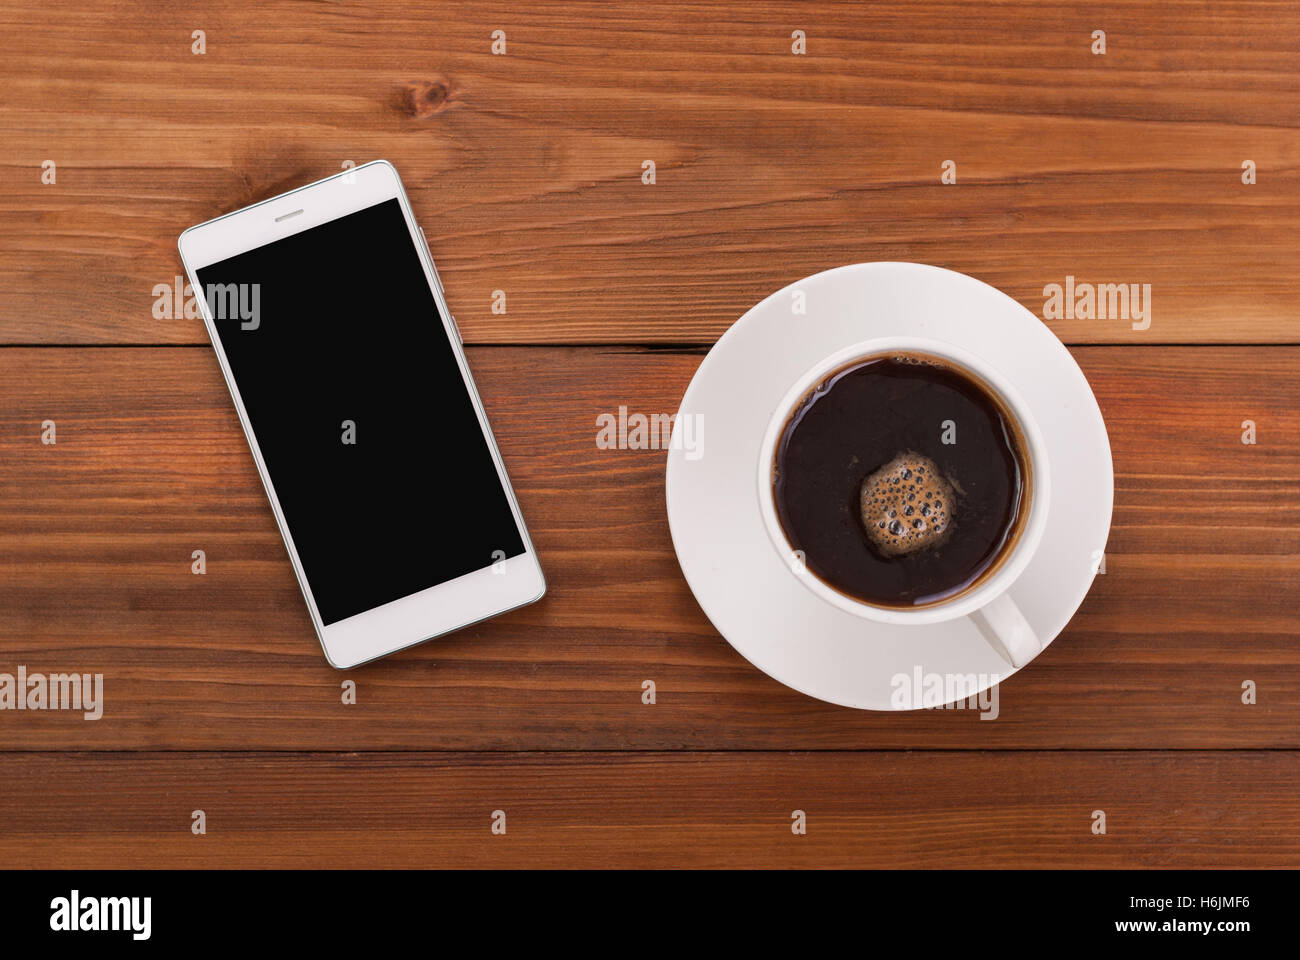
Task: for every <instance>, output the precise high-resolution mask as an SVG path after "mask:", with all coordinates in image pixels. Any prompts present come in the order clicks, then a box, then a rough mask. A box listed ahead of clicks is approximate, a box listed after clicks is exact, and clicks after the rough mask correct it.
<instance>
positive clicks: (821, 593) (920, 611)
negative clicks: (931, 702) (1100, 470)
mask: <svg viewBox="0 0 1300 960" xmlns="http://www.w3.org/2000/svg"><path fill="white" fill-rule="evenodd" d="M895 354H928V355H930V356H934V357H937V358H940V359H941V360H944V361H947V362H949V363H951V364H953V365H954V366H956V367H957V368H959V369H960V370H963V371H964V372H965V373H966V374H967V375H968V376H971V377H973V378H974V379H976V380H978V381H979V382H980V383H982V384H983V385H984V386H985V387H986V388H987V389H988V390H989V392H990V393H992V394H994V395H995V396H996V397H997V398H998V399H999V400H1001V402H1002V405H1003V406H1004V407H1005V409H1006V411H1007V412H1009V413H1010V414H1011V416H1012V418H1013V419H1014V420H1015V421H1016V424H1015V425H1016V426H1018V427H1019V433H1020V438H1021V440H1022V441H1023V444H1024V448H1025V449H1024V451H1023V452H1024V453H1025V458H1026V460H1027V461H1028V473H1029V477H1028V478H1027V481H1026V483H1025V488H1024V489H1025V492H1026V493H1027V494H1028V501H1029V510H1028V515H1027V516H1026V517H1025V518H1024V520H1023V521H1018V526H1019V535H1018V536H1017V537H1016V538H1015V540H1014V542H1013V543H1011V544H1010V545H1008V546H1007V547H1006V548H1005V549H1004V550H1003V552H1002V555H1001V556H1000V557H998V559H997V560H996V561H995V562H994V564H993V566H992V567H991V568H990V569H989V570H987V571H985V572H984V573H983V574H982V575H981V577H980V578H979V579H978V580H977V581H976V582H975V583H974V584H973V585H972V586H970V587H969V588H967V589H966V590H964V591H962V592H960V593H958V594H956V595H954V596H952V597H950V598H947V599H944V600H940V601H937V602H935V603H930V604H925V605H923V606H917V607H885V606H877V605H874V604H871V603H867V602H866V601H864V600H859V599H856V598H854V597H850V596H848V595H847V594H844V593H841V592H840V591H838V590H836V589H835V588H834V587H831V586H830V585H829V584H827V583H825V582H823V581H822V580H821V579H819V578H818V577H817V576H816V575H815V574H814V573H812V572H811V571H810V570H808V569H807V566H806V565H805V564H804V563H803V560H802V557H800V555H799V554H798V553H797V552H796V550H795V549H794V547H793V546H792V545H791V544H790V541H789V540H788V539H787V538H786V535H785V531H784V530H783V529H782V527H781V522H780V520H779V518H778V517H777V512H776V504H775V501H774V498H773V490H772V480H773V469H774V457H775V452H776V446H777V444H778V443H779V442H780V440H781V435H782V433H783V432H784V430H785V426H786V423H787V421H788V419H789V416H790V414H791V412H792V411H793V410H794V408H795V406H796V405H797V404H799V403H800V401H802V400H803V399H804V397H805V396H807V394H808V393H809V392H810V391H811V390H812V389H813V388H814V387H816V386H817V384H819V383H821V382H822V381H823V380H825V379H826V378H827V377H828V376H829V375H830V374H832V373H834V372H835V371H837V370H839V369H841V368H843V367H846V366H849V365H850V364H852V363H853V362H854V361H855V360H859V359H867V358H869V357H875V356H882V355H883V356H889V355H895ZM936 429H937V425H936ZM1049 470H1050V465H1049V463H1048V457H1047V447H1046V445H1045V444H1044V443H1043V438H1042V434H1041V433H1040V432H1039V429H1038V424H1037V423H1036V422H1035V421H1034V418H1033V415H1032V414H1031V413H1030V411H1029V408H1028V407H1027V405H1026V404H1025V402H1024V400H1023V399H1022V398H1021V397H1020V395H1019V394H1018V393H1017V392H1016V390H1015V388H1014V387H1013V386H1012V385H1011V384H1010V383H1009V382H1008V381H1007V380H1006V379H1005V378H1004V377H1003V376H1002V375H1001V374H1000V373H998V371H997V370H996V369H994V368H993V367H992V366H990V365H989V364H988V363H987V362H985V361H984V360H983V359H981V358H979V357H977V356H975V355H974V354H972V353H970V352H968V351H966V350H962V349H959V348H958V347H955V346H952V345H950V344H947V343H944V342H941V341H938V340H927V339H923V338H919V337H880V338H877V339H874V340H865V341H862V342H861V343H856V344H853V345H852V346H850V347H846V348H845V349H843V350H840V351H838V352H836V353H834V354H832V355H831V356H829V357H826V358H825V359H823V360H821V361H820V362H818V363H817V364H815V365H814V366H812V367H811V368H809V369H808V370H807V371H806V372H805V373H804V374H803V375H801V376H800V377H799V378H798V379H797V380H796V381H795V382H794V383H793V384H791V385H790V389H789V390H787V391H786V393H785V396H784V397H783V398H782V399H781V402H780V403H779V404H777V406H776V409H775V410H774V411H773V412H772V417H771V420H770V422H769V423H768V426H767V431H766V433H765V434H764V436H763V443H762V445H761V447H760V448H759V454H758V494H759V495H758V501H759V505H760V510H761V511H762V514H763V523H764V524H765V525H766V527H767V532H768V535H769V537H770V538H771V540H772V544H773V545H774V546H775V548H776V550H777V552H778V553H780V555H781V557H782V558H783V559H784V560H785V561H786V563H787V564H788V565H789V567H790V570H791V575H792V576H796V577H798V578H799V580H800V581H801V582H802V583H803V584H804V585H805V586H806V587H807V588H808V589H809V590H811V591H812V592H813V593H815V594H816V595H817V596H818V597H820V598H821V599H823V600H824V601H826V602H827V603H829V604H831V605H833V606H835V607H838V608H839V609H841V610H843V611H845V612H846V613H850V614H853V615H854V616H857V617H861V618H863V619H864V620H875V621H878V622H880V623H892V624H928V623H942V622H944V621H947V620H955V619H957V618H958V617H970V618H971V620H972V621H973V622H974V623H975V625H976V626H977V627H978V628H979V631H980V633H981V634H982V635H983V636H984V638H985V639H986V640H987V641H988V642H989V643H990V644H991V645H992V646H993V647H994V649H995V650H997V651H998V653H1000V654H1001V655H1002V657H1003V658H1004V659H1005V660H1007V662H1008V663H1010V664H1011V665H1012V666H1013V667H1021V666H1024V665H1025V664H1026V663H1028V662H1029V661H1030V660H1032V659H1033V658H1034V657H1035V656H1037V655H1038V653H1039V652H1040V651H1041V650H1042V649H1043V642H1042V640H1041V639H1040V638H1039V636H1038V634H1037V633H1035V632H1034V629H1033V628H1032V627H1031V626H1030V625H1029V622H1028V621H1027V620H1026V619H1025V617H1024V615H1023V614H1022V613H1021V612H1020V608H1019V607H1017V606H1016V603H1015V601H1014V600H1013V599H1012V598H1011V596H1010V594H1009V593H1008V592H1007V591H1008V588H1010V586H1011V585H1012V584H1013V583H1015V582H1016V580H1017V578H1019V576H1020V575H1021V574H1022V573H1023V572H1024V570H1025V568H1026V567H1027V566H1028V565H1029V562H1030V561H1031V560H1032V559H1033V556H1034V552H1035V551H1036V550H1037V549H1038V545H1039V543H1040V542H1041V540H1042V538H1043V531H1044V529H1046V527H1047V511H1048V506H1049V503H1048V497H1049V490H1050V489H1051V484H1050V478H1049Z"/></svg>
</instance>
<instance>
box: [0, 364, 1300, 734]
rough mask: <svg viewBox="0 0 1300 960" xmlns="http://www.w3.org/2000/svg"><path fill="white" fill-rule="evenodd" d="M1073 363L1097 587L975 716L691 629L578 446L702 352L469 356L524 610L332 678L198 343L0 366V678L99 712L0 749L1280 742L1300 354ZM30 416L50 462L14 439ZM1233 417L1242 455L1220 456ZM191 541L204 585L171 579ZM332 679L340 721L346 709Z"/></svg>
mask: <svg viewBox="0 0 1300 960" xmlns="http://www.w3.org/2000/svg"><path fill="white" fill-rule="evenodd" d="M1074 353H1075V355H1076V356H1077V358H1078V359H1079V361H1080V363H1081V365H1082V367H1083V369H1084V372H1085V373H1086V374H1087V376H1088V378H1089V380H1090V381H1091V383H1092V385H1093V389H1094V390H1095V392H1096V394H1097V396H1098V399H1099V402H1100V404H1101V408H1102V411H1103V414H1104V415H1105V417H1106V421H1107V424H1108V428H1109V431H1110V437H1111V444H1112V447H1113V452H1114V460H1115V470H1116V508H1115V515H1114V524H1113V530H1112V536H1111V541H1110V544H1109V547H1108V552H1107V572H1106V575H1104V576H1102V577H1099V578H1098V580H1097V582H1096V584H1095V586H1094V588H1093V591H1092V593H1091V594H1090V596H1089V597H1088V599H1087V600H1086V601H1085V602H1084V605H1083V607H1082V609H1081V610H1080V611H1079V613H1078V614H1077V615H1076V616H1075V618H1074V620H1073V621H1072V623H1071V624H1070V626H1069V627H1068V628H1067V630H1066V632H1065V634H1064V635H1063V636H1062V637H1061V638H1060V639H1059V640H1057V642H1056V643H1054V644H1053V645H1052V647H1051V648H1050V649H1049V650H1048V651H1047V652H1046V653H1044V654H1043V655H1042V656H1041V657H1040V658H1039V659H1038V660H1037V661H1036V662H1035V663H1034V665H1033V667H1032V668H1031V669H1029V670H1026V671H1025V672H1024V673H1022V674H1020V675H1018V676H1016V677H1015V678H1013V679H1012V680H1011V681H1008V682H1007V683H1005V684H1003V685H1002V688H1001V691H1000V716H999V717H998V719H997V720H995V721H991V722H989V721H981V720H980V719H979V717H978V716H977V715H976V714H975V713H974V712H973V711H923V712H920V713H906V714H890V715H878V714H866V713H859V712H855V711H851V710H845V709H841V708H837V707H832V706H829V705H826V704H822V703H819V702H816V701H813V700H811V699H808V698H806V697H804V696H802V695H800V694H797V693H794V692H793V691H790V690H788V689H786V688H784V687H782V686H780V685H779V684H777V683H776V682H775V681H772V680H770V679H768V678H767V677H766V676H764V675H763V674H761V673H759V672H758V671H757V670H755V669H754V668H752V667H751V666H749V664H747V663H746V662H745V661H744V660H743V659H742V658H741V657H740V656H738V655H737V654H736V653H735V652H734V651H732V649H731V648H730V647H729V646H728V645H727V644H726V643H725V641H723V639H722V638H721V637H719V636H718V634H717V633H716V632H715V631H714V630H713V628H712V627H711V626H710V624H709V623H708V621H707V620H706V619H705V617H704V616H703V614H702V613H701V611H700V610H699V608H698V606H697V605H696V603H695V601H694V599H693V597H692V595H691V593H690V591H689V589H688V588H687V586H686V584H685V582H684V580H683V579H682V576H681V573H680V570H679V568H678V566H677V562H676V558H675V556H674V554H673V550H672V545H671V542H670V538H669V534H668V528H667V522H666V516H665V509H664V499H663V465H664V454H663V453H662V452H659V451H636V450H622V451H620V450H601V449H598V448H597V446H596V444H595V436H596V432H597V430H596V417H597V416H598V415H599V414H600V413H603V412H608V411H614V410H617V408H618V407H619V405H620V404H626V405H628V406H629V408H630V409H632V410H634V411H636V410H640V411H643V412H647V413H654V412H665V413H669V412H672V411H673V410H675V409H676V406H677V402H678V400H679V399H680V397H681V394H682V392H683V391H684V389H685V387H686V385H687V383H688V381H689V379H690V377H691V376H692V374H693V373H694V371H695V369H696V367H697V365H698V363H699V361H700V359H701V356H700V354H699V353H697V352H680V351H655V350H644V349H636V348H626V349H608V350H606V349H596V348H536V347H533V348H528V347H525V348H503V347H484V348H474V349H472V350H471V352H470V362H471V365H472V366H473V368H474V373H475V378H476V380H477V382H478V384H479V387H480V390H481V391H482V394H483V397H484V399H485V402H486V405H487V407H488V414H489V416H490V418H491V420H492V423H493V425H494V427H495V429H496V431H497V436H498V439H499V441H500V444H501V447H502V451H503V454H504V456H505V459H506V462H507V466H508V468H509V470H510V472H511V475H512V478H513V480H514V483H515V486H516V489H517V490H518V493H519V498H520V501H521V504H522V507H523V510H524V513H525V515H526V517H527V518H528V521H529V525H530V529H531V530H532V532H533V536H534V538H535V540H536V542H537V545H538V549H539V551H540V555H541V558H542V562H543V565H544V566H545V568H546V571H547V574H548V579H549V581H550V592H549V594H548V596H547V597H546V598H545V600H544V601H543V602H542V603H540V604H538V605H536V606H534V607H531V608H528V609H526V610H522V611H519V612H516V613H514V614H511V615H508V616H506V617H503V618H500V619H498V620H494V621H492V622H490V623H486V624H480V625H478V626H475V627H473V628H470V629H468V630H465V631H462V632H461V633H459V634H457V635H454V636H452V637H449V638H446V639H444V640H440V641H436V642H433V643H430V644H426V645H424V646H422V647H419V648H417V649H414V650H411V651H408V652H406V653H403V654H400V655H398V656H396V657H393V658H390V659H388V660H384V661H382V662H379V663H376V664H373V665H370V666H367V667H365V668H362V669H360V670H358V671H353V672H350V673H348V674H339V673H337V672H335V671H333V670H331V669H330V668H329V667H328V666H327V665H326V664H325V662H324V660H323V658H322V657H321V654H320V650H319V647H318V645H317V642H316V639H315V636H314V634H313V632H312V629H311V626H310V623H309V621H308V618H307V613H306V609H305V607H304V604H303V601H302V599H301V596H300V594H299V592H298V589H297V585H296V583H295V581H294V577H293V574H292V570H291V568H290V565H289V562H288V558H287V556H286V554H285V550H284V547H283V545H282V543H281V541H280V538H279V535H278V533H277V531H276V529H275V525H274V523H273V520H272V517H271V514H270V509H269V507H268V505H267V502H266V497H265V495H264V493H263V491H262V489H261V486H260V484H259V482H258V479H257V476H256V473H255V471H254V469H253V464H252V458H251V455H250V453H249V451H248V448H247V445H246V444H245V441H244V439H243V436H242V434H241V432H240V429H239V425H238V421H237V419H236V417H235V413H234V409H233V406H232V404H231V402H230V399H229V397H228V395H227V393H226V391H225V388H224V385H223V384H222V382H221V377H220V373H219V371H218V369H217V364H216V360H215V358H214V356H213V354H212V352H211V350H210V349H176V348H106V349H93V350H92V349H79V350H68V349H45V348H8V349H3V350H0V545H2V546H3V549H0V650H3V661H2V662H0V671H10V672H12V671H13V670H14V669H15V668H16V666H17V665H18V664H20V663H21V664H26V665H27V666H28V667H29V669H31V670H38V669H40V670H47V671H54V670H70V669H75V670H78V671H84V672H102V673H104V674H105V684H106V700H107V704H106V707H105V714H104V718H103V719H102V720H100V721H96V722H86V721H84V720H83V719H81V717H80V715H75V716H74V715H70V714H67V713H55V712H47V713H43V714H38V713H24V714H17V713H12V712H5V713H0V724H2V725H3V728H4V745H5V747H6V748H8V749H32V750H49V749H55V748H96V749H195V748H198V749H250V748H256V749H272V750H274V749H291V748H292V749H380V748H394V749H409V750H420V749H474V750H485V749H486V750H518V749H527V750H537V749H584V750H608V749H642V750H644V749H719V748H725V749H756V748H769V749H772V748H775V749H790V748H799V749H803V748H819V749H828V748H835V749H858V748H861V749H882V748H919V749H930V748H934V747H935V746H936V745H939V744H942V745H943V746H945V747H947V748H959V749H984V748H992V747H1003V748H1011V747H1014V748H1025V747H1035V748H1056V747H1078V748H1100V747H1126V748H1153V747H1164V748H1210V747H1213V748H1218V747H1296V746H1300V730H1298V729H1297V725H1296V723H1295V717H1296V711H1297V709H1298V708H1300V648H1297V646H1296V642H1295V640H1296V619H1295V609H1294V607H1295V600H1296V597H1297V595H1300V589H1298V588H1300V450H1297V447H1296V444H1295V440H1294V438H1295V437H1296V436H1298V435H1300V348H1296V347H1285V348H1282V347H1182V348H1173V347H1161V348H1134V347H1085V348H1076V349H1075V351H1074ZM47 418H50V419H54V420H55V421H56V423H57V430H58V443H57V444H56V445H55V446H44V445H42V444H41V443H40V441H39V434H40V424H41V422H42V421H43V420H44V419H47ZM1246 418H1250V419H1254V420H1255V421H1256V423H1257V425H1258V431H1259V432H1258V439H1259V442H1258V444H1257V445H1255V446H1245V445H1243V444H1242V443H1241V442H1240V436H1241V423H1242V421H1243V419H1246ZM435 455H436V450H435V449H434V448H433V447H431V448H430V456H431V457H433V456H435ZM195 549H203V550H205V551H206V553H207V558H208V572H207V574H206V575H204V576H195V575H193V574H192V573H191V571H190V565H191V553H192V551H193V550H195ZM344 678H347V679H353V680H355V681H356V682H357V684H358V703H357V704H356V705H355V706H345V705H343V704H342V703H341V702H340V682H341V680H342V679H344ZM645 679H653V680H655V682H656V684H657V687H658V703H657V704H656V705H654V706H646V705H643V704H642V703H641V700H640V694H641V683H642V681H643V680H645ZM1246 680H1252V681H1254V682H1255V683H1256V684H1257V686H1258V691H1259V692H1258V703H1257V704H1255V705H1253V706H1247V705H1243V704H1242V702H1241V692H1242V683H1243V681H1246Z"/></svg>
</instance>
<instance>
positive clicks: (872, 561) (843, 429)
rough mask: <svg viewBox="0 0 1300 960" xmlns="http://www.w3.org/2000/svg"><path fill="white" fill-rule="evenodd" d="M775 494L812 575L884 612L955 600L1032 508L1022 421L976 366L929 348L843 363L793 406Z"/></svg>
mask: <svg viewBox="0 0 1300 960" xmlns="http://www.w3.org/2000/svg"><path fill="white" fill-rule="evenodd" d="M773 467H774V480H773V489H772V494H773V498H774V501H775V504H776V512H777V516H778V517H779V518H780V521H781V526H782V528H783V529H784V531H785V534H786V538H787V539H788V540H789V541H790V544H791V546H792V547H793V548H794V549H796V550H801V551H803V559H804V563H805V564H806V566H807V568H808V570H809V571H810V572H812V573H813V574H815V575H816V576H817V577H819V578H821V579H822V580H823V581H825V582H826V583H827V584H829V585H830V586H831V587H833V588H835V589H836V590H838V591H840V592H841V593H844V594H847V595H848V596H850V597H852V598H854V599H857V600H862V601H865V602H867V603H871V604H875V605H877V606H889V607H914V606H920V605H923V604H929V603H935V602H937V601H940V600H944V599H947V598H949V597H953V596H956V595H957V594H959V593H961V592H963V591H964V590H966V589H968V588H969V587H971V586H973V585H974V584H976V583H977V582H978V581H979V580H980V579H981V577H982V576H984V575H985V574H986V573H988V572H990V571H991V570H993V569H994V568H995V567H996V566H997V565H998V563H999V561H1000V560H1001V559H1002V556H1003V554H1004V553H1005V552H1006V549H1007V547H1008V546H1009V545H1010V544H1011V543H1012V542H1014V540H1015V538H1016V536H1017V535H1018V534H1019V529H1020V526H1021V524H1022V523H1023V520H1024V517H1025V516H1026V514H1027V513H1028V506H1029V504H1028V489H1029V484H1028V478H1029V464H1028V461H1027V460H1026V458H1025V455H1024V453H1023V441H1022V440H1021V439H1020V437H1019V433H1018V429H1017V427H1016V426H1015V421H1014V420H1013V419H1012V417H1011V416H1010V414H1009V413H1008V412H1007V411H1006V410H1005V408H1004V407H1003V405H1002V403H1001V402H1000V401H999V400H998V399H997V398H995V397H994V396H993V394H991V393H990V392H989V390H988V388H986V387H985V386H983V384H981V383H980V382H979V381H977V380H976V379H975V378H974V377H972V376H971V375H970V374H967V373H965V372H963V371H961V370H960V369H958V368H956V367H955V366H953V365H952V364H951V363H949V362H948V361H945V360H942V359H939V358H935V357H929V356H925V355H922V354H908V355H900V356H881V357H873V358H867V359H864V360H858V361H855V362H854V363H852V364H850V365H848V366H845V367H842V368H840V369H839V370H837V371H835V372H834V373H833V374H831V375H830V376H828V377H827V378H826V379H825V380H823V381H822V382H821V383H820V384H818V385H817V386H816V387H815V388H814V389H813V390H811V391H810V392H809V393H808V394H807V395H806V396H805V397H804V398H803V400H801V401H800V403H799V404H798V405H797V406H796V407H795V409H794V411H793V412H792V413H791V415H790V417H789V420H788V421H787V423H786V425H785V430H784V432H783V433H782V436H781V439H780V441H779V443H778V444H777V449H776V453H775V459H774V463H773Z"/></svg>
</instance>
